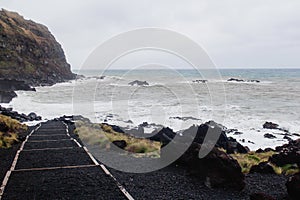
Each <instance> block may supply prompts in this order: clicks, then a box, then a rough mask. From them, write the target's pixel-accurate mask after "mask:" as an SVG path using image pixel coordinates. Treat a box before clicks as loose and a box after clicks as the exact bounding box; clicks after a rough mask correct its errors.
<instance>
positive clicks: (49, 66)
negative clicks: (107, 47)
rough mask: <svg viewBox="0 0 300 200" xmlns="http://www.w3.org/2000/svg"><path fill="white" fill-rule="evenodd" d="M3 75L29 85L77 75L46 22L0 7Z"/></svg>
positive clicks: (0, 54) (1, 67) (60, 80)
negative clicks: (30, 18) (28, 18)
mask: <svg viewBox="0 0 300 200" xmlns="http://www.w3.org/2000/svg"><path fill="white" fill-rule="evenodd" d="M0 78H9V79H16V80H23V81H25V82H26V83H28V84H30V85H33V86H35V85H40V84H54V83H57V82H63V81H65V80H70V79H74V78H75V75H74V74H73V73H72V72H71V70H70V65H69V64H68V63H67V61H66V58H65V54H64V51H63V49H62V48H61V45H60V44H59V43H58V42H57V41H56V40H55V38H54V36H53V35H52V34H51V33H50V31H49V30H48V28H47V27H46V26H44V25H41V24H38V23H35V22H33V21H31V20H26V19H24V18H23V17H22V16H20V15H19V14H18V13H15V12H10V11H7V10H4V9H2V10H0Z"/></svg>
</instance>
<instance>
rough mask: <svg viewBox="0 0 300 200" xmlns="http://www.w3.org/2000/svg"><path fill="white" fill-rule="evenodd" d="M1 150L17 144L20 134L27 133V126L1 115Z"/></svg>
mask: <svg viewBox="0 0 300 200" xmlns="http://www.w3.org/2000/svg"><path fill="white" fill-rule="evenodd" d="M0 128H1V130H2V131H1V132H0V148H10V147H11V146H12V145H13V144H15V143H17V142H18V141H19V140H18V137H19V133H20V132H23V131H26V130H27V126H26V125H23V124H21V123H20V122H19V121H17V120H15V119H12V118H10V117H7V116H4V115H1V114H0Z"/></svg>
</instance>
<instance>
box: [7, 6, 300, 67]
mask: <svg viewBox="0 0 300 200" xmlns="http://www.w3.org/2000/svg"><path fill="white" fill-rule="evenodd" d="M2 7H4V8H7V9H9V10H14V11H17V12H19V13H20V14H22V15H23V16H25V17H26V18H30V19H33V20H35V21H37V22H40V23H43V24H45V25H47V26H48V27H49V28H50V30H51V31H52V32H53V34H54V35H55V36H56V38H57V39H58V40H59V42H61V43H62V45H63V47H64V49H65V51H66V54H67V57H68V60H69V62H70V63H71V64H72V66H73V68H79V67H80V65H81V64H82V63H83V62H84V60H85V59H86V58H87V56H88V55H89V53H90V52H91V51H92V50H93V49H94V48H96V47H97V46H98V45H99V44H101V43H102V42H103V41H105V40H107V39H109V38H110V37H111V36H113V35H115V34H118V33H120V32H124V31H128V30H131V29H135V28H140V27H151V26H153V27H161V28H168V29H172V30H175V31H178V32H180V33H182V34H185V35H187V36H189V37H190V38H191V39H193V40H195V41H197V42H198V43H199V44H201V45H202V46H203V47H204V48H205V49H206V50H207V52H208V54H209V55H210V56H211V57H212V59H213V60H214V61H215V62H216V64H217V65H218V66H219V67H239V68H242V67H299V66H300V60H299V59H298V57H299V56H298V55H297V54H298V52H300V28H299V27H300V26H299V25H300V12H299V9H300V2H299V1H297V0H290V1H281V0H265V1H261V0H244V1H240V0H224V1H218V0H206V1H203V0H200V1H199V0H190V1H179V0H164V1H153V0H152V1H150V0H130V1H124V0H105V1H104V0H101V1H99V0H86V1H71V0H64V1H61V0H60V1H59V0H52V1H41V0H26V1H18V0H2Z"/></svg>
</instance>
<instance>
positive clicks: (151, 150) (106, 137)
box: [75, 120, 161, 157]
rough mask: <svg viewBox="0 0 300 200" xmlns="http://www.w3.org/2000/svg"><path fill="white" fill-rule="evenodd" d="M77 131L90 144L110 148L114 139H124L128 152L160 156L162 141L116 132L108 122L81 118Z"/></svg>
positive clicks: (77, 124) (77, 123)
mask: <svg viewBox="0 0 300 200" xmlns="http://www.w3.org/2000/svg"><path fill="white" fill-rule="evenodd" d="M75 133H76V134H77V135H78V136H79V138H80V139H81V140H82V141H84V142H86V143H88V144H90V145H98V146H99V147H100V148H110V147H111V145H113V144H112V142H113V141H120V140H124V141H125V142H126V144H127V146H126V147H125V149H124V150H125V151H127V152H128V153H135V156H139V157H140V156H147V157H149V156H151V157H159V155H160V148H161V143H160V142H154V141H151V140H148V139H143V138H135V137H133V136H130V135H127V134H124V133H119V132H116V131H114V130H113V128H112V127H111V126H109V125H106V124H96V123H90V122H88V121H82V120H80V121H77V122H76V129H75ZM137 154H139V155H137Z"/></svg>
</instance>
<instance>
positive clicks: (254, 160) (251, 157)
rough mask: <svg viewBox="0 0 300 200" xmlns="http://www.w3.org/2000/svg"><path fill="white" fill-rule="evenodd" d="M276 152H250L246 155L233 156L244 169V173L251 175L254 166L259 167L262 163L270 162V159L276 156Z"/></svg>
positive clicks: (237, 154)
mask: <svg viewBox="0 0 300 200" xmlns="http://www.w3.org/2000/svg"><path fill="white" fill-rule="evenodd" d="M274 154H275V152H273V151H270V152H264V153H255V152H249V153H246V154H239V153H236V154H231V156H232V157H233V158H234V159H236V160H237V161H238V163H239V164H240V166H241V168H242V172H243V173H249V171H250V169H251V167H252V166H254V165H257V164H259V163H261V162H266V161H268V160H269V157H270V156H272V155H274Z"/></svg>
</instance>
